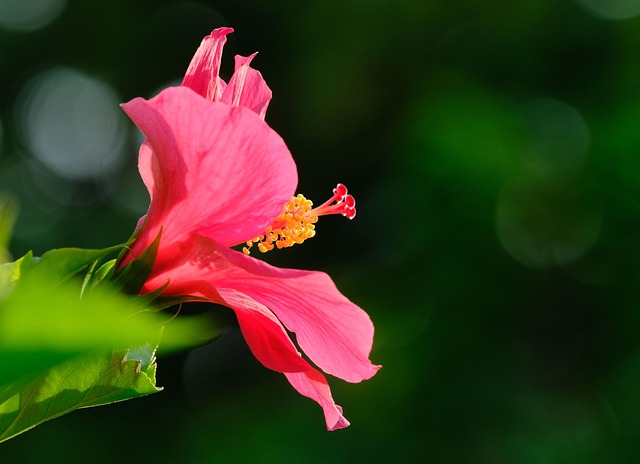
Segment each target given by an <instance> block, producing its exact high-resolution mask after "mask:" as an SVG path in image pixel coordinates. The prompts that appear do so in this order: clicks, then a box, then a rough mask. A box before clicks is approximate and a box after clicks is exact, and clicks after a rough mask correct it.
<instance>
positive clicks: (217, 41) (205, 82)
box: [182, 27, 233, 101]
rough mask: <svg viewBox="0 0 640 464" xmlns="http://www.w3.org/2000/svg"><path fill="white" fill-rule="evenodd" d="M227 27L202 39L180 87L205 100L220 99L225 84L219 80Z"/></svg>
mask: <svg viewBox="0 0 640 464" xmlns="http://www.w3.org/2000/svg"><path fill="white" fill-rule="evenodd" d="M232 32H233V29H231V28H229V27H221V28H219V29H216V30H214V31H213V32H212V33H211V34H209V35H208V36H206V37H205V38H204V39H202V42H201V43H200V47H198V50H197V51H196V54H195V55H194V56H193V58H192V59H191V63H190V64H189V67H188V68H187V72H186V74H185V76H184V79H183V81H182V85H184V86H186V87H189V88H191V89H192V90H195V91H196V93H198V94H200V95H202V96H203V97H205V98H206V99H207V100H210V101H218V100H220V98H221V97H222V93H223V91H224V88H225V85H226V84H225V82H224V81H223V80H222V79H220V61H221V59H222V49H223V48H224V44H225V42H226V41H227V34H230V33H232Z"/></svg>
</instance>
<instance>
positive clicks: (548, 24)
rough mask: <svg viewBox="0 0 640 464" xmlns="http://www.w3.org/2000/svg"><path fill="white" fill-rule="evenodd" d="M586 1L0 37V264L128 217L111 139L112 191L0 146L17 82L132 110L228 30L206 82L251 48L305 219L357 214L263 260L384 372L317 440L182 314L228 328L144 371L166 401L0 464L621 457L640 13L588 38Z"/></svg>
mask: <svg viewBox="0 0 640 464" xmlns="http://www.w3.org/2000/svg"><path fill="white" fill-rule="evenodd" d="M600 3H601V4H602V5H605V4H604V3H602V2H600ZM622 3H624V2H621V1H616V2H613V3H612V4H617V5H621V4H622ZM626 3H627V4H628V5H629V9H628V10H629V11H630V10H632V9H633V8H634V5H635V4H637V3H638V2H635V1H631V0H630V1H628V2H626ZM598 5H599V2H598V1H597V0H574V1H567V2H557V1H553V0H523V1H520V2H507V1H489V0H466V1H455V2H451V1H445V0H427V1H418V0H398V1H394V2H387V1H382V0H369V1H366V2H365V1H357V0H353V1H347V2H344V1H343V2H339V1H335V0H325V1H322V2H319V1H311V2H293V1H288V0H285V1H282V2H259V1H246V2H234V1H226V0H220V1H204V0H202V1H179V0H173V1H169V0H155V1H150V0H139V1H135V2H131V1H127V0H114V1H111V2H108V3H104V4H98V3H97V2H82V1H80V0H69V1H68V2H67V5H66V7H65V9H64V11H63V12H62V13H61V15H60V16H59V17H58V18H57V19H56V20H55V21H53V22H52V23H51V24H50V25H48V26H46V27H45V28H43V29H40V30H37V31H33V32H12V31H8V30H5V31H3V30H0V53H1V56H2V60H1V62H2V66H1V67H0V84H1V85H0V124H1V125H2V128H3V131H2V133H3V144H2V149H1V151H0V190H2V191H8V192H10V193H11V194H13V195H15V196H16V197H18V198H19V200H20V205H21V212H20V216H19V217H18V219H17V222H16V231H15V235H14V237H13V239H12V242H11V246H10V251H11V252H12V254H13V255H14V256H21V255H22V254H24V253H25V252H26V251H27V250H28V249H32V248H33V249H34V250H35V252H36V254H40V253H41V252H43V251H44V250H46V249H49V248H52V247H60V246H80V247H103V246H108V245H110V244H113V243H119V242H122V241H124V240H125V239H126V238H127V237H128V236H129V235H130V234H131V231H132V230H133V228H134V227H135V223H136V221H137V218H138V217H139V216H140V215H141V214H142V213H143V212H144V209H145V207H146V201H147V200H146V197H145V195H146V194H145V193H144V188H143V187H142V185H141V182H140V181H139V179H137V177H136V175H137V174H136V168H135V159H136V150H137V145H139V143H140V139H139V138H137V137H136V136H135V135H134V134H135V132H134V130H133V127H132V124H130V123H126V124H127V127H128V129H127V130H128V134H130V140H129V141H128V145H127V149H126V154H127V157H126V159H124V160H123V161H122V162H121V165H119V166H118V168H117V171H116V172H115V173H113V174H110V175H109V176H105V177H101V178H97V179H93V180H91V179H89V180H84V181H81V180H77V179H76V180H70V179H63V178H60V177H58V176H57V175H55V174H53V173H52V172H50V171H48V170H47V169H46V168H44V167H43V166H42V165H41V163H40V162H39V161H37V159H36V158H35V157H34V156H33V154H32V153H30V151H29V148H28V145H27V144H26V143H25V140H24V137H23V135H21V134H22V129H21V127H20V122H19V121H20V118H21V117H22V116H21V115H22V114H23V113H22V112H21V109H20V108H21V106H20V105H21V104H22V103H21V102H23V101H25V100H24V98H25V97H24V96H23V95H24V92H25V91H24V89H25V86H26V85H27V84H26V83H27V82H30V80H31V79H32V77H33V76H34V75H36V74H38V73H41V72H43V71H46V70H48V69H52V68H55V67H59V66H64V67H70V68H73V69H75V70H77V71H79V72H81V73H83V74H84V75H86V76H91V77H92V78H95V79H100V80H101V81H102V82H105V83H107V84H109V85H110V86H112V87H113V89H114V91H115V92H116V93H117V94H118V96H119V97H120V98H121V101H127V100H129V99H131V98H133V97H136V96H144V97H149V96H151V95H153V94H154V93H155V92H157V91H158V89H160V88H161V87H162V86H165V85H168V84H170V83H175V82H178V81H179V79H180V78H181V76H182V74H183V73H184V70H185V68H186V66H187V64H188V63H189V60H190V59H191V56H192V54H193V52H194V50H195V48H196V47H197V45H198V44H199V43H200V40H201V39H202V37H203V36H204V35H206V34H207V33H208V32H210V30H211V29H213V28H214V27H218V26H222V25H226V26H232V27H234V28H235V29H236V33H235V34H233V35H232V36H230V38H229V43H228V46H227V49H226V54H225V57H224V61H223V66H225V72H226V75H227V76H228V75H229V73H230V70H231V66H232V57H233V54H235V53H240V54H243V55H247V54H249V53H252V52H253V51H255V50H258V51H259V52H260V54H259V55H258V57H257V58H256V60H255V61H254V64H255V66H256V67H257V68H258V69H259V70H260V71H261V72H262V73H263V75H264V76H265V78H266V80H267V82H268V83H269V85H270V87H271V88H272V90H273V93H274V100H273V102H272V104H271V106H270V109H269V112H268V114H267V121H268V122H269V124H271V125H272V127H274V128H275V129H276V130H277V131H278V132H279V133H280V134H281V135H282V136H283V138H284V139H285V140H286V141H287V144H288V145H289V147H290V149H291V151H292V153H293V154H294V156H295V158H296V161H297V163H298V167H299V173H300V191H301V192H303V193H304V194H305V196H307V197H311V198H313V199H314V200H316V201H323V200H324V197H327V196H328V194H329V192H330V189H331V188H332V187H333V186H334V185H335V183H336V182H337V181H340V182H343V183H345V184H346V185H347V186H348V187H349V189H350V191H351V192H352V193H353V194H354V195H355V196H356V199H357V201H358V217H357V218H356V220H355V221H353V222H349V223H347V222H345V221H340V220H339V219H335V220H333V219H332V218H329V219H327V220H326V221H323V222H322V223H320V224H319V225H318V235H317V237H316V238H314V239H313V240H311V241H309V242H308V243H305V246H304V247H300V248H293V249H291V250H283V251H281V252H279V253H277V254H274V255H272V256H268V257H267V259H269V260H270V261H271V262H273V263H275V264H278V265H286V266H291V267H300V268H310V269H322V270H326V271H327V272H329V273H330V274H331V275H332V276H333V277H334V279H335V280H336V282H337V284H338V286H339V288H341V290H343V292H344V293H345V294H346V295H348V296H349V298H351V299H352V300H353V301H355V302H357V303H358V304H360V305H361V306H362V307H363V308H365V309H366V310H367V311H368V312H369V313H370V314H371V316H372V319H373V320H374V322H375V324H376V327H377V335H376V341H375V345H374V350H373V353H372V359H373V361H374V362H375V363H380V364H382V365H383V366H384V368H383V369H382V370H381V371H380V372H379V373H378V374H377V375H376V377H374V378H373V379H372V380H370V381H367V382H364V383H362V384H359V385H349V384H345V383H343V382H341V381H336V380H331V381H330V382H331V386H332V389H333V391H334V397H335V398H336V401H337V402H338V403H339V404H341V405H342V406H343V407H344V409H345V414H346V417H347V418H348V419H349V420H350V421H351V423H352V426H351V427H350V428H349V429H347V430H343V431H339V432H335V433H327V432H325V431H324V429H323V421H322V415H321V412H320V410H319V409H318V408H317V406H316V405H314V404H312V402H310V401H307V400H306V399H304V398H301V397H299V396H298V395H297V394H296V393H295V392H294V391H293V390H292V389H291V388H290V387H289V386H288V385H287V384H286V381H285V380H284V379H282V378H281V376H279V375H278V374H275V373H272V372H269V371H267V370H266V369H264V368H262V366H260V365H259V363H258V362H257V361H255V360H254V359H253V358H252V356H251V355H250V354H249V353H248V350H247V349H246V347H245V345H244V343H243V341H242V340H241V337H240V335H239V333H238V331H237V329H235V328H234V324H233V318H232V317H229V312H228V311H226V310H224V309H223V308H214V309H213V310H212V309H211V308H209V307H208V306H205V307H204V308H201V307H200V306H197V307H194V306H191V307H188V306H185V308H183V311H185V312H189V311H199V310H201V309H202V310H205V311H215V313H216V314H218V315H220V317H221V318H223V319H224V320H228V321H229V326H230V327H229V329H228V331H227V333H226V334H225V335H224V336H223V337H221V339H220V340H218V341H217V342H216V343H214V344H212V345H210V346H204V347H202V348H199V349H197V350H194V351H192V352H190V353H184V354H182V355H174V356H170V357H165V358H164V359H163V358H162V357H161V358H160V359H159V360H158V364H159V366H160V368H159V371H158V383H159V384H161V385H164V386H165V387H167V388H166V389H165V392H164V393H163V394H161V395H153V396H151V397H149V398H145V399H143V400H139V401H136V402H131V403H127V404H122V405H116V406H113V407H111V408H102V409H97V410H95V411H91V412H90V413H88V412H85V413H75V414H73V415H70V416H66V417H64V418H62V419H58V420H57V421H56V422H55V424H54V423H49V424H45V425H43V426H41V427H39V428H38V429H36V430H34V431H32V432H30V433H28V434H25V435H23V436H20V437H18V438H16V439H14V440H11V441H10V442H7V443H5V444H2V445H1V446H0V456H2V457H3V458H4V457H5V456H6V457H8V458H10V460H11V462H16V463H20V462H25V463H26V462H30V463H33V462H44V461H45V460H46V461H50V460H52V459H60V460H62V459H65V457H66V456H68V455H69V454H70V453H73V455H78V456H79V455H87V456H91V459H92V461H93V462H105V463H107V462H113V461H115V460H116V459H118V458H119V457H120V456H122V453H123V452H124V449H125V448H126V453H127V456H129V457H131V458H141V457H144V458H145V459H153V460H155V461H156V462H189V463H200V462H210V461H214V460H216V461H219V462H252V461H258V460H260V461H261V462H289V461H294V460H297V461H304V462H311V463H313V462H318V463H320V462H327V461H331V462H349V463H351V462H385V461H392V460H393V461H394V462H437V463H460V462H473V463H500V462H505V463H523V464H537V463H545V464H546V463H563V464H565V463H581V464H585V463H610V462H630V463H631V462H637V461H639V460H640V447H639V445H638V443H639V442H640V440H639V439H640V399H639V398H638V392H639V391H640V389H639V387H640V338H639V337H638V335H637V334H638V331H639V330H640V287H639V286H638V281H639V280H640V234H639V233H638V232H640V162H639V158H638V156H639V155H638V152H639V149H640V132H639V131H638V129H637V125H638V121H639V120H640V80H638V78H637V76H638V71H639V70H640V47H638V43H639V42H640V17H638V16H632V17H630V18H629V19H623V20H608V19H606V17H605V16H598V14H596V13H597V12H598V11H599V10H598ZM638 8H640V7H638ZM636 9H637V8H636ZM223 74H224V73H223ZM122 118H123V121H126V118H125V117H124V115H123V116H122ZM255 168H256V169H265V175H268V167H264V166H256V167H255ZM189 308H192V309H189ZM194 308H195V309H194ZM132 417H134V418H139V417H144V418H145V422H144V423H142V422H141V421H139V420H131V418H132ZM104 437H112V438H113V439H112V440H105V439H104ZM122 437H136V438H135V440H131V441H125V440H123V439H122ZM115 443H117V445H116V444H115ZM148 443H153V444H154V445H153V446H152V447H149V446H147V445H146V444H148Z"/></svg>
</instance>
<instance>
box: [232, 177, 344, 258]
mask: <svg viewBox="0 0 640 464" xmlns="http://www.w3.org/2000/svg"><path fill="white" fill-rule="evenodd" d="M312 208H313V202H312V201H311V200H307V199H306V198H305V197H304V195H302V194H298V195H296V196H295V197H293V198H292V199H291V200H289V201H288V202H287V203H286V204H285V206H284V208H283V211H282V213H281V214H280V216H278V217H277V218H276V219H275V220H274V221H273V223H272V224H271V225H270V226H269V227H267V230H265V231H264V233H263V234H262V235H260V236H258V237H255V238H253V239H251V240H248V241H247V242H246V245H247V246H246V247H243V248H242V252H243V253H244V254H245V255H248V254H249V253H250V250H251V247H252V246H253V244H254V243H257V244H258V249H259V250H260V251H261V252H262V253H266V252H267V251H270V250H273V249H274V247H277V248H279V249H280V248H287V247H290V246H293V245H295V244H300V243H303V242H304V241H305V240H307V239H308V238H311V237H313V236H314V235H315V234H316V231H315V223H316V222H318V216H325V215H328V214H342V215H343V216H346V217H347V218H349V219H353V218H354V217H355V215H356V209H355V199H354V198H353V196H351V195H348V194H347V188H346V187H345V186H344V185H342V184H338V185H337V186H336V188H335V189H333V197H332V198H330V199H329V200H328V201H326V202H325V203H323V204H322V205H320V206H318V207H317V208H315V209H312Z"/></svg>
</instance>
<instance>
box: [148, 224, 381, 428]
mask: <svg viewBox="0 0 640 464" xmlns="http://www.w3.org/2000/svg"><path fill="white" fill-rule="evenodd" d="M238 263H241V264H243V266H244V267H241V266H238ZM254 266H255V267H254ZM245 268H250V269H252V270H253V271H256V273H250V272H248V271H247V270H246V269H245ZM318 278H319V279H320V280H321V281H323V282H322V283H321V285H320V287H318V285H315V286H314V284H313V280H314V279H318ZM167 280H169V285H168V287H167V288H166V289H165V291H164V292H163V294H165V295H193V296H198V297H204V298H206V299H208V300H209V301H212V302H215V303H219V304H223V305H225V306H229V307H231V308H232V309H233V310H234V312H235V313H236V315H237V318H238V323H239V325H240V329H241V330H242V333H243V335H244V337H245V339H246V341H247V344H248V345H249V347H250V349H251V351H252V352H253V354H254V355H255V357H256V358H257V359H258V360H259V361H260V362H261V363H262V364H264V365H265V366H266V367H268V368H270V369H273V370H275V371H278V372H282V373H284V374H285V375H286V377H287V379H288V380H289V382H290V383H291V385H293V387H294V388H295V389H296V390H297V391H298V392H299V393H300V394H302V395H304V396H307V397H309V398H311V399H313V400H314V401H316V402H317V403H318V404H320V406H322V409H323V411H324V414H325V420H326V422H327V428H328V429H329V430H337V429H339V428H344V427H347V426H348V425H349V422H348V421H347V420H346V419H345V418H344V416H343V415H342V409H341V408H340V406H338V405H336V404H335V402H334V401H333V398H332V396H331V391H330V389H329V385H328V384H327V381H326V379H325V378H324V376H323V375H322V374H321V373H320V372H318V371H317V370H315V369H314V368H313V367H311V366H310V365H309V364H308V363H307V362H306V361H305V360H304V359H303V358H302V357H301V356H300V353H299V352H298V350H297V349H296V347H295V345H294V344H293V343H292V341H291V339H290V338H289V335H288V334H287V332H286V331H285V329H284V328H283V326H282V324H281V322H280V320H278V317H276V315H275V314H274V313H273V312H272V311H274V310H275V308H274V307H270V306H269V307H268V306H267V305H268V304H269V303H268V302H267V301H266V300H268V298H264V295H263V289H265V288H267V287H268V288H267V290H266V292H272V293H274V294H276V295H277V296H276V297H274V299H273V300H271V301H272V302H273V301H275V302H276V303H275V304H276V306H277V307H278V313H280V314H287V313H288V312H291V313H292V314H294V316H293V317H289V319H290V322H289V323H288V324H291V323H292V322H291V321H294V322H293V326H290V327H289V328H292V327H294V328H292V330H294V331H297V340H298V343H299V344H300V346H303V344H302V343H303V342H302V340H304V339H305V338H311V339H313V340H314V343H316V345H315V346H308V344H307V341H304V344H305V345H306V346H303V349H304V351H305V353H306V354H307V355H308V356H309V357H310V358H311V359H312V360H313V361H314V362H316V364H318V365H319V366H320V367H321V368H322V369H323V370H324V369H327V372H329V373H332V371H333V372H335V373H336V375H338V376H339V377H342V378H344V379H345V380H350V381H359V380H361V379H364V378H369V377H371V376H372V375H373V374H374V373H375V372H376V370H377V368H378V367H377V366H372V365H371V363H370V362H369V361H368V359H367V356H368V353H369V351H370V349H371V336H372V333H373V328H372V326H371V322H370V320H369V318H368V316H366V314H364V313H363V311H362V310H361V309H360V308H358V307H357V306H355V305H353V304H352V303H350V302H348V300H346V298H344V297H343V296H342V295H340V294H339V293H338V292H337V290H335V286H333V283H331V284H330V285H327V282H326V280H329V282H331V281H330V279H329V278H328V277H326V276H325V275H324V274H321V273H314V272H306V271H294V270H288V269H277V268H274V267H271V266H269V265H266V264H264V263H262V262H259V261H257V260H256V259H254V258H251V257H248V256H245V255H243V254H242V253H239V252H236V251H233V250H229V249H227V248H225V247H223V246H222V245H220V244H218V243H216V242H214V241H212V240H210V239H208V238H206V237H199V236H194V237H191V239H190V240H189V241H187V242H182V243H174V244H172V245H171V246H170V247H168V248H166V249H163V250H162V254H161V255H159V257H158V261H156V265H154V269H153V272H152V275H151V276H150V278H149V279H148V280H147V283H146V284H145V287H144V288H143V291H142V293H146V292H149V291H152V290H153V289H155V288H158V287H159V286H160V285H163V284H164V283H165V282H167ZM309 284H310V285H309ZM318 291H320V292H322V291H328V294H327V295H324V297H323V298H324V303H325V304H330V305H331V304H337V307H331V306H329V307H326V308H324V307H313V308H311V307H309V304H311V303H310V302H314V301H316V302H317V301H318V300H319V296H318V295H316V294H314V292H318ZM336 293H337V295H336ZM345 301H346V302H348V309H347V308H341V307H340V306H341V305H344V304H345V303H344V302H345ZM298 306H299V307H298ZM335 310H337V311H338V312H337V313H335V314H334V313H333V311H335ZM314 311H317V313H315V312H314ZM363 314H364V316H363ZM279 317H280V316H279ZM342 317H344V319H341V318H342ZM298 319H299V320H298ZM296 324H297V325H299V326H304V329H300V328H299V327H295V326H296ZM359 325H362V326H363V327H360V326H359ZM333 331H336V332H335V333H334V332H333ZM307 333H309V334H310V336H309V335H305V334H307ZM369 333H370V335H369ZM318 334H320V335H318ZM345 334H346V335H345ZM363 334H364V335H363ZM318 337H320V338H318ZM323 350H326V352H323ZM363 357H364V358H363ZM327 359H328V361H326V360H327ZM318 360H320V362H319V361H318ZM323 364H324V365H323ZM334 365H337V366H339V368H335V369H334V368H333V366H334ZM325 366H329V368H330V370H329V369H328V368H326V367H325Z"/></svg>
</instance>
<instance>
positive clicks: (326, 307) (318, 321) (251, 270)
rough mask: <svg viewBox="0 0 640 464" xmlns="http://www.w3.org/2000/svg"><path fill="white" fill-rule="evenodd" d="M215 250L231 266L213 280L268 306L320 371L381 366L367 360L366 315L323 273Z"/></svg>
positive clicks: (355, 377)
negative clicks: (269, 263) (267, 262)
mask: <svg viewBox="0 0 640 464" xmlns="http://www.w3.org/2000/svg"><path fill="white" fill-rule="evenodd" d="M220 253H221V254H222V255H223V256H224V257H225V259H227V260H228V261H229V263H230V264H231V265H232V266H234V268H233V272H226V273H224V275H221V276H219V277H216V282H215V285H216V286H222V287H228V288H233V289H235V290H237V291H239V292H241V293H244V294H245V295H247V296H249V297H251V298H252V299H254V300H256V301H258V302H260V303H261V304H263V305H265V306H266V307H268V308H269V309H270V310H271V311H273V312H274V313H275V315H276V316H277V317H278V319H279V320H280V321H282V323H283V324H284V325H285V326H286V327H287V329H288V330H290V331H292V332H294V333H295V334H296V341H297V343H298V345H299V346H300V348H302V351H304V353H305V354H306V355H307V356H308V357H309V358H310V359H311V361H313V362H314V363H315V364H316V365H317V366H318V367H319V368H320V369H322V370H323V371H324V372H326V373H327V374H331V375H334V376H336V377H339V378H341V379H344V380H346V381H348V382H360V381H361V380H365V379H369V378H371V377H372V376H373V375H374V374H375V373H376V372H377V370H378V369H379V368H380V366H376V365H373V364H372V363H371V362H370V361H369V354H370V352H371V347H372V344H373V331H374V328H373V324H372V322H371V319H370V318H369V316H368V315H367V313H365V312H364V311H363V310H362V309H361V308H360V307H358V306H357V305H355V304H354V303H352V302H351V301H349V300H348V299H347V298H346V297H345V296H344V295H342V294H341V293H340V292H339V291H338V289H337V288H336V286H335V284H334V283H333V281H332V280H331V278H330V277H329V276H328V275H327V274H324V273H322V272H312V271H302V270H297V269H279V268H276V267H273V266H270V265H268V264H266V263H265V262H263V261H259V260H257V259H254V258H251V257H250V256H245V255H243V254H242V253H238V252H235V251H233V250H228V249H221V250H220Z"/></svg>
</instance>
